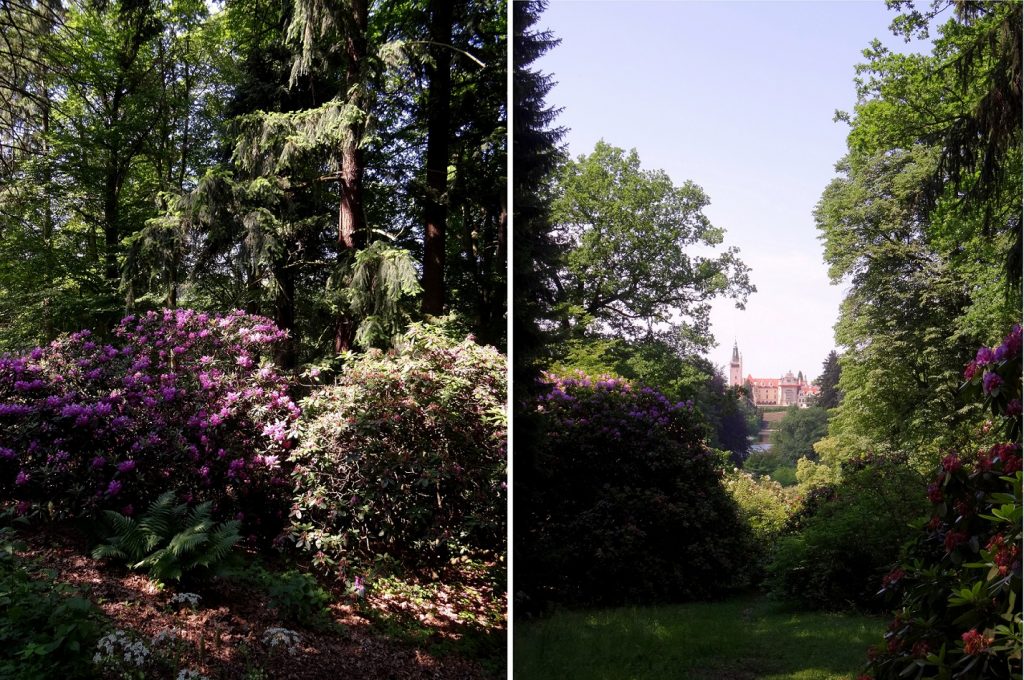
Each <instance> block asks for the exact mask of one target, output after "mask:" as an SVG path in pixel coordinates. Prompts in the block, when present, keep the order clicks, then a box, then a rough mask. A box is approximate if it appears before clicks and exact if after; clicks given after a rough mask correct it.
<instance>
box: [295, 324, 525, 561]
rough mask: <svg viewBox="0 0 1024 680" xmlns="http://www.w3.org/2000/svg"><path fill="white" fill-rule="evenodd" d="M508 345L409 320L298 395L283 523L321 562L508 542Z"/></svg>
mask: <svg viewBox="0 0 1024 680" xmlns="http://www.w3.org/2000/svg"><path fill="white" fill-rule="evenodd" d="M505 372H506V361H505V357H504V356H502V355H501V354H500V353H498V352H497V350H495V349H494V348H492V347H483V346H480V345H477V344H476V343H475V342H473V341H472V340H471V339H466V340H464V341H462V342H456V341H454V340H451V339H450V338H447V337H446V336H445V335H443V334H442V333H441V332H440V330H438V329H437V328H435V327H431V326H414V327H413V328H412V329H411V330H410V331H409V333H408V334H407V335H406V336H405V338H404V341H403V343H402V345H401V346H400V347H399V348H398V349H397V350H395V351H393V352H391V353H388V354H384V353H382V352H380V351H377V350H371V351H369V352H367V353H366V354H363V355H359V356H350V357H349V358H348V359H347V363H346V366H345V368H344V370H343V371H342V373H341V375H340V376H339V377H338V379H337V383H336V384H335V385H331V386H329V387H324V388H322V389H320V390H318V391H315V392H314V393H313V394H312V395H311V396H310V397H309V398H307V399H306V400H305V402H304V404H305V417H304V421H303V437H302V441H303V443H302V445H301V446H300V447H299V448H298V449H297V450H296V452H295V455H294V458H293V460H294V461H295V472H294V480H295V502H294V506H293V508H292V519H293V524H292V535H293V537H294V538H295V541H296V545H297V546H298V547H299V548H301V549H303V550H307V551H309V552H311V553H314V563H316V564H317V565H319V566H329V567H334V568H337V569H339V570H343V569H344V568H345V566H346V564H350V563H351V562H352V561H353V560H357V561H360V560H361V561H367V560H371V559H373V558H375V557H377V556H379V555H388V556H390V557H391V558H395V559H398V560H401V561H403V562H405V563H406V564H407V565H410V566H417V565H428V564H436V563H438V562H440V561H444V560H448V559H449V558H451V557H453V556H456V555H459V554H461V553H466V552H477V551H483V552H486V553H490V554H492V555H493V554H503V553H504V550H505V534H506V531H505V526H506V523H505V515H506V508H505V466H506V440H505V431H506V427H505V422H506V416H505V385H506V377H505Z"/></svg>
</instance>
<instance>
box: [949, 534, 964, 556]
mask: <svg viewBox="0 0 1024 680" xmlns="http://www.w3.org/2000/svg"><path fill="white" fill-rule="evenodd" d="M966 542H967V534H965V533H964V532H962V531H949V532H947V533H946V541H945V545H946V552H952V551H953V550H954V549H956V547H957V546H958V545H962V544H964V543H966Z"/></svg>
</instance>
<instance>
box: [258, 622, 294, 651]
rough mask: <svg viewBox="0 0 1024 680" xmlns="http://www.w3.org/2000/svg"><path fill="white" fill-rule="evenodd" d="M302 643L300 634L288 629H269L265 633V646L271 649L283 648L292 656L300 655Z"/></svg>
mask: <svg viewBox="0 0 1024 680" xmlns="http://www.w3.org/2000/svg"><path fill="white" fill-rule="evenodd" d="M300 641H301V638H300V637H299V634H298V633H296V632H295V631H294V630H288V629H287V628H267V629H266V630H265V631H263V644H265V645H268V646H269V647H270V648H271V649H273V648H276V647H281V646H283V647H284V648H285V649H286V650H287V651H288V653H289V654H291V655H292V656H294V655H296V654H298V653H299V649H298V647H299V642H300Z"/></svg>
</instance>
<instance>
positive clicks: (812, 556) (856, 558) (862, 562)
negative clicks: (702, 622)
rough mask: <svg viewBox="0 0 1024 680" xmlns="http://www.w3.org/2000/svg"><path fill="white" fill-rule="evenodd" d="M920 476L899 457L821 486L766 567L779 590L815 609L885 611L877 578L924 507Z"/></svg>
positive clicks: (859, 467) (863, 464) (854, 466)
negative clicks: (836, 482)
mask: <svg viewBox="0 0 1024 680" xmlns="http://www.w3.org/2000/svg"><path fill="white" fill-rule="evenodd" d="M920 484H921V477H920V475H918V474H917V473H915V472H914V471H913V470H911V469H910V468H909V467H908V466H907V465H906V463H905V461H903V460H900V459H892V458H888V459H861V460H859V461H853V462H851V463H848V464H846V469H845V475H844V479H843V482H842V483H841V484H839V485H838V486H834V487H830V488H823V489H818V490H815V492H814V496H813V498H810V499H808V502H809V506H810V507H811V509H809V510H807V511H804V512H800V513H797V514H796V515H794V516H793V517H792V518H791V520H790V522H791V524H790V526H791V528H794V529H795V530H794V531H793V533H791V534H790V535H788V536H784V537H783V538H782V539H781V540H780V541H779V544H778V547H777V549H776V551H775V555H774V557H773V559H772V561H771V563H770V564H769V567H768V572H769V573H768V584H769V587H770V588H771V589H772V591H773V592H775V593H776V594H779V595H782V596H784V597H786V598H789V599H793V600H796V601H798V602H800V603H801V604H803V605H804V606H808V607H811V608H815V609H842V608H848V607H855V608H864V609H872V608H875V609H877V608H879V607H880V606H881V603H880V602H878V600H877V598H876V597H875V594H876V593H877V591H878V579H879V578H880V577H881V575H882V574H884V573H885V572H886V571H887V569H888V566H889V565H890V564H891V563H892V562H893V561H894V560H895V559H896V557H897V556H898V555H899V551H900V547H901V546H902V545H903V543H904V542H905V541H907V540H909V539H910V538H911V537H912V536H913V530H912V529H910V528H909V526H908V524H909V523H910V522H912V521H913V520H915V519H916V518H917V517H919V516H920V515H921V514H923V513H924V511H925V503H924V501H923V499H921V497H920V496H919V495H918V494H916V493H914V491H913V490H914V489H916V488H918V487H919V486H920Z"/></svg>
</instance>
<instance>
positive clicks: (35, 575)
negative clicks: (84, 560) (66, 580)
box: [0, 529, 103, 680]
mask: <svg viewBox="0 0 1024 680" xmlns="http://www.w3.org/2000/svg"><path fill="white" fill-rule="evenodd" d="M54 577H55V575H54V573H53V572H52V571H45V570H42V569H39V568H37V566H36V565H35V564H33V563H31V562H29V561H26V560H23V559H19V558H18V557H16V556H15V555H14V550H13V544H12V542H11V537H10V534H9V533H8V532H7V531H6V530H5V529H0V678H11V679H15V678H16V679H17V680H52V678H69V679H72V678H88V677H92V665H91V658H92V654H93V651H94V647H95V645H96V640H97V639H99V636H100V631H101V625H102V623H103V618H102V614H101V613H100V611H99V610H98V609H97V608H96V606H95V605H93V604H92V603H91V602H90V601H89V600H87V599H85V598H84V597H81V596H80V595H79V594H78V591H77V590H75V589H74V588H73V587H72V586H70V585H68V584H63V583H56V582H55V581H54Z"/></svg>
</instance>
